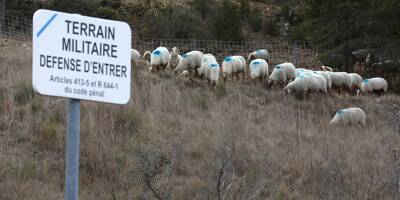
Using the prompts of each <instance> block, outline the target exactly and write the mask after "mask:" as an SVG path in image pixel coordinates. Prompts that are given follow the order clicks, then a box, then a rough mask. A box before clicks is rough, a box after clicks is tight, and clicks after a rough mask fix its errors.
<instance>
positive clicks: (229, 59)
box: [224, 57, 232, 62]
mask: <svg viewBox="0 0 400 200" xmlns="http://www.w3.org/2000/svg"><path fill="white" fill-rule="evenodd" d="M224 61H226V62H231V61H232V58H231V57H226V58H225V59H224Z"/></svg>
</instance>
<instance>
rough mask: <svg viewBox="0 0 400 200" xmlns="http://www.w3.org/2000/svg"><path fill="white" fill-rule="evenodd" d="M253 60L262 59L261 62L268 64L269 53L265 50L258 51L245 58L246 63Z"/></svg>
mask: <svg viewBox="0 0 400 200" xmlns="http://www.w3.org/2000/svg"><path fill="white" fill-rule="evenodd" d="M254 59H263V60H265V61H267V62H269V60H270V55H269V51H268V50H266V49H258V50H256V51H254V52H252V53H250V54H249V56H248V57H247V63H250V62H251V61H252V60H254Z"/></svg>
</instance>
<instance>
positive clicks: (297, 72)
mask: <svg viewBox="0 0 400 200" xmlns="http://www.w3.org/2000/svg"><path fill="white" fill-rule="evenodd" d="M304 72H312V70H309V69H305V68H296V70H295V77H298V76H300V75H301V74H302V73H304Z"/></svg>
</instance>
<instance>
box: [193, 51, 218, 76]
mask: <svg viewBox="0 0 400 200" xmlns="http://www.w3.org/2000/svg"><path fill="white" fill-rule="evenodd" d="M211 63H217V60H216V58H215V56H214V55H212V54H209V53H208V54H204V56H203V59H202V60H201V66H200V67H199V68H198V69H197V72H198V73H199V76H200V78H204V76H205V75H206V71H207V69H208V64H211ZM217 64H218V63H217Z"/></svg>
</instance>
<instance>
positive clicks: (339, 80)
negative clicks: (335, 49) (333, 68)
mask: <svg viewBox="0 0 400 200" xmlns="http://www.w3.org/2000/svg"><path fill="white" fill-rule="evenodd" d="M328 73H329V75H331V78H332V87H336V88H341V87H344V88H346V89H347V90H350V89H351V77H350V75H349V74H348V73H346V72H328Z"/></svg>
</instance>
